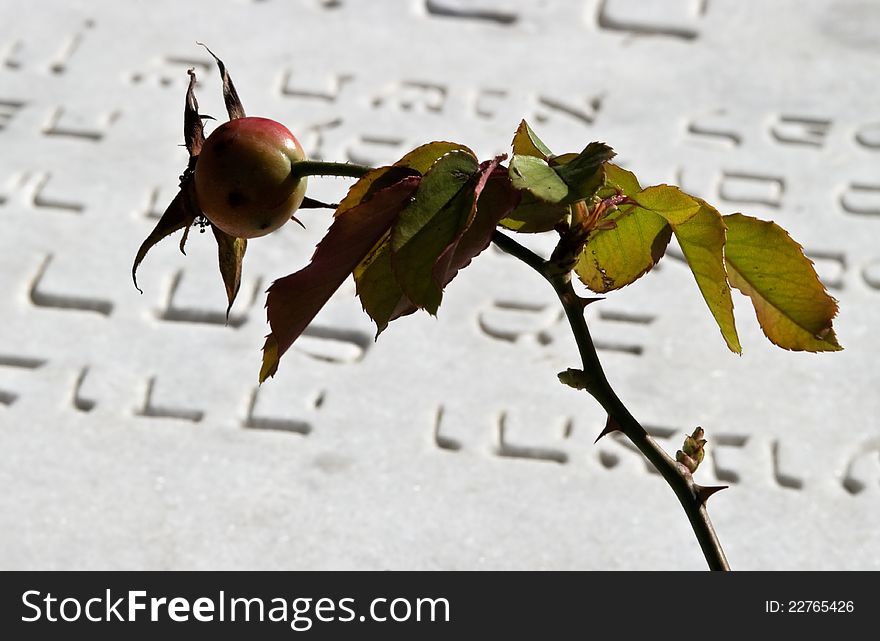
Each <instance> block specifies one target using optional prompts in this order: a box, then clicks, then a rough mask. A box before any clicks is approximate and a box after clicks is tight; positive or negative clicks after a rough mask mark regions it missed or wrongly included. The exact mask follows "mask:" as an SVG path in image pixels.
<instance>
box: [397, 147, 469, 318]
mask: <svg viewBox="0 0 880 641" xmlns="http://www.w3.org/2000/svg"><path fill="white" fill-rule="evenodd" d="M478 169H479V165H478V164H477V161H476V158H474V157H473V155H471V154H470V153H468V152H464V151H453V152H450V153H448V154H446V155H445V156H443V157H442V158H440V160H438V161H437V162H436V163H434V165H433V166H432V167H431V169H430V170H428V172H427V173H426V174H425V176H424V177H423V178H422V181H421V183H420V184H419V188H418V190H417V191H416V194H415V198H414V199H413V201H412V202H411V203H410V204H409V205H408V206H407V207H406V208H405V209H404V210H403V211H402V212H401V213H400V217H399V218H398V219H397V221H396V222H395V223H394V228H393V230H392V232H391V264H392V267H393V269H394V273H395V275H396V279H397V282H398V283H399V284H400V287H401V289H402V290H403V292H404V293H405V294H406V297H407V298H409V300H411V301H412V302H413V303H414V304H415V305H416V306H418V307H419V308H421V309H425V310H427V311H428V312H429V313H430V314H435V313H436V312H437V308H438V307H439V305H440V300H441V298H442V296H443V292H442V287H443V284H442V283H438V282H437V281H436V280H435V279H434V267H435V265H436V263H437V260H438V258H439V257H440V255H441V254H442V253H443V252H444V251H445V250H446V248H447V247H448V246H449V245H450V244H451V243H453V242H455V240H456V239H457V238H458V237H459V236H460V234H461V233H462V232H463V231H464V230H465V229H466V228H467V225H468V224H469V223H470V221H471V220H472V217H473V211H474V202H475V201H476V194H475V187H476V184H477V181H478V180H479V178H477V175H478Z"/></svg>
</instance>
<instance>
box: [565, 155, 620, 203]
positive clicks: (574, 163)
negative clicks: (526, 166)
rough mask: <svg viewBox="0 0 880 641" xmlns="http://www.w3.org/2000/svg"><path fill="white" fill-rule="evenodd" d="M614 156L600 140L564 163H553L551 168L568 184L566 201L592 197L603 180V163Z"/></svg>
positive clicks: (571, 201)
mask: <svg viewBox="0 0 880 641" xmlns="http://www.w3.org/2000/svg"><path fill="white" fill-rule="evenodd" d="M613 157H614V150H613V149H611V147H609V146H608V145H606V144H605V143H601V142H591V143H590V144H589V145H587V146H586V147H585V148H584V150H583V151H582V152H580V153H579V154H577V155H576V156H575V157H574V158H572V159H571V160H569V161H568V162H566V163H565V164H555V163H554V160H556V161H558V160H559V159H551V164H553V169H554V170H555V171H556V173H557V174H558V175H559V177H560V178H562V181H563V182H564V183H565V184H566V185H567V186H568V194H567V195H566V196H565V202H566V203H573V202H577V201H578V200H585V199H587V198H592V197H593V196H594V195H595V194H596V192H597V191H598V190H599V188H600V187H601V186H602V184H603V183H604V182H605V171H604V167H605V163H606V162H607V161H609V160H611V159H612V158H613Z"/></svg>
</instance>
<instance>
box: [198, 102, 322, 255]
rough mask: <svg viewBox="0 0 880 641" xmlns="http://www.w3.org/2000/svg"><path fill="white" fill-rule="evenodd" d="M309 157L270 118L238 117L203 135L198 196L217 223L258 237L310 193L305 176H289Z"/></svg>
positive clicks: (275, 226) (279, 223)
mask: <svg viewBox="0 0 880 641" xmlns="http://www.w3.org/2000/svg"><path fill="white" fill-rule="evenodd" d="M304 159H305V152H304V151H303V148H302V146H301V145H300V144H299V141H298V140H297V139H296V137H294V135H293V134H292V133H290V130H289V129H287V127H285V126H284V125H282V124H281V123H279V122H276V121H274V120H270V119H268V118H256V117H247V118H236V119H234V120H230V121H228V122H226V123H223V124H222V125H220V126H219V127H217V129H215V130H214V131H213V132H212V133H211V135H210V136H208V139H207V140H205V143H204V145H203V146H202V150H201V152H200V153H199V157H198V161H197V162H196V169H195V189H196V199H197V200H198V203H199V207H200V208H201V210H202V212H203V213H204V214H205V216H206V217H207V218H208V220H210V221H211V223H213V224H214V225H215V226H216V227H218V228H219V229H221V230H222V231H224V232H226V233H227V234H229V235H230V236H235V237H237V238H257V237H258V236H265V235H266V234H268V233H270V232H273V231H275V230H276V229H278V228H279V227H281V226H282V225H283V224H284V223H286V222H287V221H288V220H290V218H291V216H292V215H293V213H294V212H295V211H296V210H297V209H298V208H299V206H300V205H301V204H302V201H303V198H305V194H306V182H307V181H306V178H296V177H293V176H291V172H290V168H291V164H292V163H294V162H297V161H300V160H304Z"/></svg>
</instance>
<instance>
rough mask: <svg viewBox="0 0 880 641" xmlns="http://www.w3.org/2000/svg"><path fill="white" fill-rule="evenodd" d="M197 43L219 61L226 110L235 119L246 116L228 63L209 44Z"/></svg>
mask: <svg viewBox="0 0 880 641" xmlns="http://www.w3.org/2000/svg"><path fill="white" fill-rule="evenodd" d="M197 44H200V45H202V46H203V47H204V48H205V49H207V51H208V53H210V54H211V55H212V56H213V57H214V60H216V61H217V67H218V68H219V69H220V78H221V79H222V80H223V102H225V103H226V112H227V113H228V114H229V119H230V120H235V119H236V118H244V117H245V113H244V107H243V106H242V104H241V100H239V98H238V92H237V91H236V90H235V85H233V84H232V78H230V77H229V72H228V71H227V70H226V65H224V64H223V61H222V60H220V58H218V57H217V56H216V55H215V54H214V52H213V51H211V50H210V49H208V46H207V45H204V44H202V43H201V42H199V43H197Z"/></svg>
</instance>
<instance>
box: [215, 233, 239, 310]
mask: <svg viewBox="0 0 880 641" xmlns="http://www.w3.org/2000/svg"><path fill="white" fill-rule="evenodd" d="M211 231H212V232H214V238H216V239H217V255H218V259H219V264H220V276H221V277H222V278H223V285H224V286H225V287H226V299H227V300H228V301H229V304H228V306H227V307H226V320H227V321H228V320H229V311H230V310H231V309H232V303H234V302H235V297H236V296H237V295H238V290H239V288H240V287H241V265H242V261H243V260H244V252H245V250H246V249H247V239H246V238H236V237H235V236H230V235H229V234H227V233H226V232H224V231H221V230H220V229H219V228H217V227H216V226H214V225H211Z"/></svg>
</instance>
